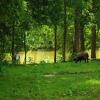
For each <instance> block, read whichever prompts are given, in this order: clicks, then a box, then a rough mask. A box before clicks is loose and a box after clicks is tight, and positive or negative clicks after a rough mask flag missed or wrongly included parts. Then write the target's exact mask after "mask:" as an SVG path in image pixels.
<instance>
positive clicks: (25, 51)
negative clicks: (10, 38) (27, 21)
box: [24, 32, 27, 64]
mask: <svg viewBox="0 0 100 100" xmlns="http://www.w3.org/2000/svg"><path fill="white" fill-rule="evenodd" d="M24 51H25V58H24V62H25V64H26V54H27V50H26V33H25V32H24Z"/></svg>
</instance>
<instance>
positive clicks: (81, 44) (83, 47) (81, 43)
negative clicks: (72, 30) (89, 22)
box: [80, 23, 85, 51]
mask: <svg viewBox="0 0 100 100" xmlns="http://www.w3.org/2000/svg"><path fill="white" fill-rule="evenodd" d="M84 50H85V46H84V25H83V24H82V23H81V24H80V51H84Z"/></svg>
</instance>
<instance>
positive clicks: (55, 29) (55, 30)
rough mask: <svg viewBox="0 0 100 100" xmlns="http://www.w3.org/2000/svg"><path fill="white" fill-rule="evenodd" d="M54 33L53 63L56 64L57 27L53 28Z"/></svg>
mask: <svg viewBox="0 0 100 100" xmlns="http://www.w3.org/2000/svg"><path fill="white" fill-rule="evenodd" d="M54 33H55V48H54V63H56V50H57V25H55V26H54Z"/></svg>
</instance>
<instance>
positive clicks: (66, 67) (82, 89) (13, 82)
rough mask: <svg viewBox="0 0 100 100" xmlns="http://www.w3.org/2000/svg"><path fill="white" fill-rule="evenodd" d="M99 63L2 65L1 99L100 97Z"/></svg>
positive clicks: (83, 99)
mask: <svg viewBox="0 0 100 100" xmlns="http://www.w3.org/2000/svg"><path fill="white" fill-rule="evenodd" d="M99 65H100V62H99V61H95V62H94V61H93V62H89V63H88V64H87V63H84V62H83V63H78V64H76V63H72V62H67V63H63V64H62V63H59V64H34V65H8V66H7V65H2V71H3V73H2V74H0V100H99V99H100V67H99Z"/></svg>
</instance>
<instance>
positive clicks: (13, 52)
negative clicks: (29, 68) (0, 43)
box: [12, 21, 15, 63]
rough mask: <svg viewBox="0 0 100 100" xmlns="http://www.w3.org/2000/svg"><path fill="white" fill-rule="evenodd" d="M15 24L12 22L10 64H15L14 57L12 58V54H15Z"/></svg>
mask: <svg viewBox="0 0 100 100" xmlns="http://www.w3.org/2000/svg"><path fill="white" fill-rule="evenodd" d="M14 45H15V22H14V21H13V25H12V63H14V62H15V59H14V58H15V57H14V54H15V47H14Z"/></svg>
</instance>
